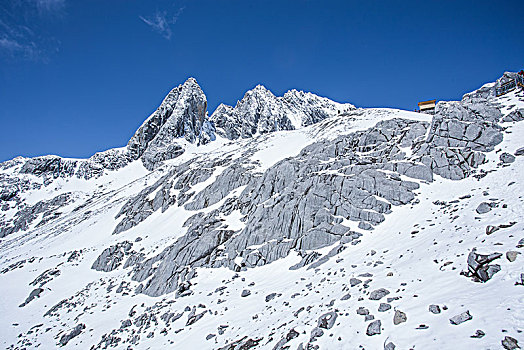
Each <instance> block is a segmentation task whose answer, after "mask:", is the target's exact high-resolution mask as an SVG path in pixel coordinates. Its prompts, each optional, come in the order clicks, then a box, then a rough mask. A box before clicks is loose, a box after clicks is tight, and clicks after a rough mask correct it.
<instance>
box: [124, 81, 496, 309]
mask: <svg viewBox="0 0 524 350" xmlns="http://www.w3.org/2000/svg"><path fill="white" fill-rule="evenodd" d="M255 90H256V91H254V92H252V93H250V94H249V96H247V100H246V101H244V102H243V103H242V104H240V105H242V106H243V105H244V103H245V104H246V106H247V105H248V104H252V105H254V104H255V102H256V101H261V100H263V99H265V98H266V97H267V98H272V97H271V96H270V95H269V94H268V92H265V91H264V89H261V88H258V89H255ZM261 96H265V97H264V98H262V99H261ZM257 99H258V100H257ZM249 101H250V102H249ZM248 102H249V103H248ZM256 103H258V102H256ZM464 104H465V105H464ZM237 107H238V106H237ZM223 108H225V107H223ZM242 108H244V107H242ZM245 108H247V107H245ZM250 108H251V107H250ZM225 109H227V108H225ZM255 110H256V108H255ZM228 113H229V112H228ZM246 113H247V112H246ZM257 113H258V112H257ZM261 113H262V112H261ZM448 113H449V114H450V115H448ZM497 113H499V112H498V110H497V109H494V108H492V107H490V106H489V105H488V107H486V108H484V107H480V106H479V105H477V104H471V103H470V102H467V103H466V102H464V103H462V102H461V103H457V104H451V105H449V106H447V105H446V106H443V107H442V110H441V112H440V114H439V113H437V115H436V116H435V118H434V122H433V123H432V126H431V128H430V130H429V134H428V127H429V125H428V124H427V123H424V122H414V121H408V120H404V119H391V120H384V121H381V122H379V123H377V125H376V126H374V127H373V128H370V129H368V130H365V131H359V132H355V133H352V134H349V135H344V136H340V137H338V138H335V139H334V140H329V141H320V142H317V143H314V144H312V145H310V146H308V147H306V148H304V149H303V150H302V151H301V152H300V154H299V155H298V156H297V157H294V158H288V159H284V160H282V161H280V162H278V163H276V164H275V165H274V166H272V167H270V168H269V169H268V170H267V171H265V172H264V173H263V174H261V175H259V176H253V175H251V174H250V169H249V166H248V167H246V166H245V165H242V164H246V160H243V159H242V158H239V159H237V160H235V161H228V160H225V161H224V163H221V166H225V167H226V169H225V170H224V171H223V172H222V173H221V174H219V175H218V176H217V178H216V180H215V182H213V183H212V184H210V185H209V186H207V187H206V188H205V189H204V190H203V191H200V192H199V193H197V194H196V195H194V196H192V197H191V198H190V199H183V200H182V199H179V203H178V204H179V205H181V204H184V203H185V204H184V207H185V209H186V210H201V209H204V208H206V207H208V206H209V205H213V204H216V203H218V202H219V201H221V200H222V199H223V198H225V196H227V195H228V194H229V193H231V191H232V190H234V189H235V188H238V187H240V186H245V189H244V190H243V191H242V192H241V193H240V195H239V196H238V197H234V198H230V199H228V200H227V201H226V202H225V203H224V204H223V205H222V206H221V207H220V208H218V209H216V210H213V211H211V212H209V213H207V214H197V215H195V216H194V217H193V218H192V219H191V220H189V221H190V222H188V223H187V225H186V226H191V227H193V226H194V223H196V222H201V223H202V226H205V225H207V228H206V229H196V227H195V228H194V229H191V228H190V229H189V230H188V232H187V234H186V235H185V236H184V237H182V238H181V239H179V242H176V243H175V244H174V245H173V246H171V247H168V248H166V250H165V251H164V252H163V253H161V254H159V255H158V256H156V257H154V258H151V259H149V260H146V261H144V262H142V263H141V264H138V265H137V266H136V269H135V271H136V272H135V275H134V277H133V278H134V279H135V280H136V281H144V280H146V279H147V277H149V276H151V275H153V278H151V279H149V280H148V283H147V285H146V286H144V287H143V288H142V289H140V290H141V291H142V292H145V293H146V294H149V293H152V294H149V295H160V294H162V293H165V292H168V291H173V290H176V289H177V285H178V284H179V283H182V282H183V281H182V280H179V279H180V277H181V276H182V275H183V274H182V272H181V271H189V270H186V268H188V269H191V268H193V267H197V266H207V267H228V268H231V269H233V270H237V271H238V270H240V269H245V268H250V267H255V266H261V265H265V264H268V263H271V262H272V261H275V260H277V259H280V258H282V257H285V256H287V255H288V254H289V252H290V251H292V250H296V251H299V252H302V251H305V250H314V249H319V248H322V247H325V246H329V245H332V244H334V243H336V242H340V245H339V246H338V247H335V248H333V249H332V250H331V251H330V253H329V254H327V255H326V256H322V257H320V256H319V255H318V253H315V252H310V253H307V254H306V253H300V254H301V256H302V261H300V262H299V263H297V264H296V265H294V266H292V267H291V269H298V268H301V267H303V266H306V265H308V267H309V268H316V267H318V266H319V265H320V264H322V263H324V262H325V261H327V260H328V259H329V258H330V257H333V256H335V255H337V254H338V253H339V252H340V251H341V250H342V249H344V248H345V247H344V245H345V244H348V243H351V244H357V243H358V242H359V240H358V238H359V236H360V234H359V233H356V232H354V231H351V230H350V228H349V227H347V226H344V225H342V224H340V222H341V218H345V219H348V220H350V221H354V222H356V223H358V225H360V227H361V228H366V229H370V228H373V227H374V226H376V225H378V224H380V223H381V222H382V221H384V218H385V215H387V213H389V212H390V210H391V207H392V205H403V204H407V203H410V202H411V201H412V200H413V199H414V194H413V191H414V190H416V189H417V188H418V187H419V185H418V184H417V183H415V182H410V181H405V180H401V179H400V177H399V176H398V175H405V176H407V177H412V178H415V179H419V180H424V181H428V182H430V181H433V173H437V174H440V175H442V176H444V177H448V178H452V179H461V178H463V177H465V176H467V175H468V174H469V173H470V169H471V167H475V166H477V165H479V164H481V163H482V162H483V159H484V158H483V157H484V156H483V153H482V152H485V151H488V150H491V149H493V147H494V145H495V144H497V143H498V142H500V140H499V136H500V137H501V133H500V130H499V129H498V127H497V125H496V124H495V122H496V121H497V120H498V119H497V118H499V115H498V114H497ZM253 115H254V114H253ZM260 115H261V114H260ZM260 115H259V117H260ZM253 118H255V117H253ZM248 119H249V118H248ZM255 119H256V118H255ZM257 125H258V124H257ZM282 125H285V123H284V124H282ZM256 128H258V126H257V127H256ZM253 130H254V129H253ZM257 130H258V129H257ZM399 130H402V132H401V133H399V132H398V131H399ZM243 132H244V136H245V137H247V136H246V135H252V134H253V133H257V132H260V131H256V130H254V131H252V132H245V131H242V130H240V131H239V132H238V133H237V134H238V135H240V136H239V137H244V136H242V133H243ZM426 134H428V135H429V136H427V137H426ZM462 139H464V140H466V142H462V143H461V142H459V141H460V140H462ZM400 147H409V148H411V149H412V156H411V157H410V158H408V159H406V156H405V153H404V152H402V151H401V149H400ZM451 149H452V150H451ZM435 152H437V153H435ZM438 152H440V153H438ZM442 152H443V153H442ZM438 154H440V155H438ZM439 157H440V158H439ZM442 157H444V158H442ZM439 159H440V160H439ZM326 160H330V162H326ZM441 160H442V162H441ZM211 166H213V165H211ZM443 169H448V170H446V171H447V173H446V172H445V171H444V170H443ZM180 172H181V171H176V172H173V173H172V174H170V175H169V176H168V177H166V178H164V179H162V181H160V182H162V183H164V184H166V183H167V184H170V183H176V184H179V183H180V181H181V179H180V175H179V173H180ZM452 173H453V174H456V176H455V175H452ZM446 174H447V175H446ZM177 179H178V180H177ZM182 184H183V183H182ZM170 186H171V185H167V187H166V191H168V190H169V188H171V187H170ZM184 186H185V185H180V187H181V188H184ZM153 187H154V188H152V189H150V190H148V191H146V192H144V193H143V194H141V195H140V196H139V197H140V198H142V199H139V200H137V199H134V200H132V201H130V202H129V203H128V204H127V208H126V209H123V212H125V215H126V218H129V219H124V220H123V221H122V222H121V223H120V224H119V226H121V227H122V228H124V229H125V228H126V227H129V226H130V225H132V223H129V222H137V223H138V222H140V221H142V220H143V217H147V216H148V215H150V213H152V212H153V211H154V208H153V204H152V203H151V202H147V201H144V198H147V197H148V196H149V198H150V193H152V191H158V189H157V188H159V185H158V186H156V187H155V186H153ZM174 187H175V188H176V187H177V185H175V186H174ZM333 188H336V189H337V191H330V190H329V189H333ZM179 198H185V197H184V196H180V195H179ZM166 200H168V199H164V200H162V201H160V200H159V203H164V202H165V201H166ZM135 203H141V204H135ZM130 207H131V208H132V207H135V208H136V209H133V210H129V208H130ZM327 208H329V209H327ZM234 210H239V211H240V213H241V214H242V216H243V218H242V221H243V222H244V223H245V227H244V228H243V229H241V230H240V231H239V232H232V231H231V232H229V231H227V230H225V231H224V229H226V228H227V226H226V225H224V226H221V224H220V222H221V219H219V216H220V215H223V216H224V215H225V216H227V215H229V214H230V213H231V212H232V211H234ZM135 218H137V220H135ZM133 220H135V221H133ZM219 229H220V232H221V234H220V235H219V234H218V232H219V231H218V230H219ZM193 230H196V232H197V233H195V232H193ZM115 231H117V230H115ZM197 238H198V240H200V241H202V242H209V244H207V243H204V244H203V247H204V248H200V247H198V248H197V247H196V245H197V244H196V239H197ZM188 241H189V242H194V243H191V244H190V245H189V246H186V245H185V244H186V243H188ZM211 242H213V243H211ZM218 242H220V243H219V244H216V243H218ZM222 244H223V248H220V249H218V247H219V246H221V245H222ZM252 246H256V247H257V248H256V249H253V248H250V247H252ZM180 257H184V258H183V259H180ZM237 258H242V259H237ZM240 260H241V262H240V263H238V261H240ZM156 261H161V263H160V265H159V266H158V267H157V268H151V266H152V264H153V263H154V262H156ZM187 264H189V266H187ZM175 271H178V272H175ZM168 280H169V281H168ZM153 290H154V292H153ZM375 294H376V293H375ZM375 294H372V296H371V297H372V298H374V297H375ZM377 297H378V295H377ZM373 300H379V299H373Z"/></svg>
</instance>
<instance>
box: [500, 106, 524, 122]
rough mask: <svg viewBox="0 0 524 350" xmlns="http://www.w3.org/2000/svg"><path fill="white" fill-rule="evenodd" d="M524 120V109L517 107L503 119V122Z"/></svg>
mask: <svg viewBox="0 0 524 350" xmlns="http://www.w3.org/2000/svg"><path fill="white" fill-rule="evenodd" d="M522 120H524V110H523V109H516V110H514V111H513V112H511V113H509V114H508V115H506V116H505V117H504V118H502V119H501V121H502V122H506V123H507V122H520V121H522Z"/></svg>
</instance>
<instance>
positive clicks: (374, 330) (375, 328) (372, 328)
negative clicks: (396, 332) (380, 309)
mask: <svg viewBox="0 0 524 350" xmlns="http://www.w3.org/2000/svg"><path fill="white" fill-rule="evenodd" d="M381 327H382V323H381V322H380V320H376V321H373V322H371V323H370V324H369V325H368V328H367V330H366V334H367V335H369V336H373V335H377V334H380V332H381Z"/></svg>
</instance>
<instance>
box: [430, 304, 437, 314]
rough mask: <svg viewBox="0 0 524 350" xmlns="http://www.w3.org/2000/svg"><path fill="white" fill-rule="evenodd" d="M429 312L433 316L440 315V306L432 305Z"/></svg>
mask: <svg viewBox="0 0 524 350" xmlns="http://www.w3.org/2000/svg"><path fill="white" fill-rule="evenodd" d="M429 312H431V313H432V314H440V306H438V305H434V304H431V305H430V306H429Z"/></svg>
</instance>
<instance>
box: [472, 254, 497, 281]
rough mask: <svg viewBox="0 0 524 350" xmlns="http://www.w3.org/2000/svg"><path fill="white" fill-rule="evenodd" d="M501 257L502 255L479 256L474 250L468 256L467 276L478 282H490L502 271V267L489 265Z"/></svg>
mask: <svg viewBox="0 0 524 350" xmlns="http://www.w3.org/2000/svg"><path fill="white" fill-rule="evenodd" d="M501 256H502V254H501V253H493V254H489V255H482V254H477V253H476V252H475V250H473V251H472V252H470V253H469V255H468V272H467V276H470V277H473V280H474V281H476V282H486V281H488V280H489V279H490V278H491V277H493V275H494V274H495V273H497V272H499V271H500V265H497V264H495V265H489V263H491V262H492V261H493V260H495V259H498V258H500V257H501Z"/></svg>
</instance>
